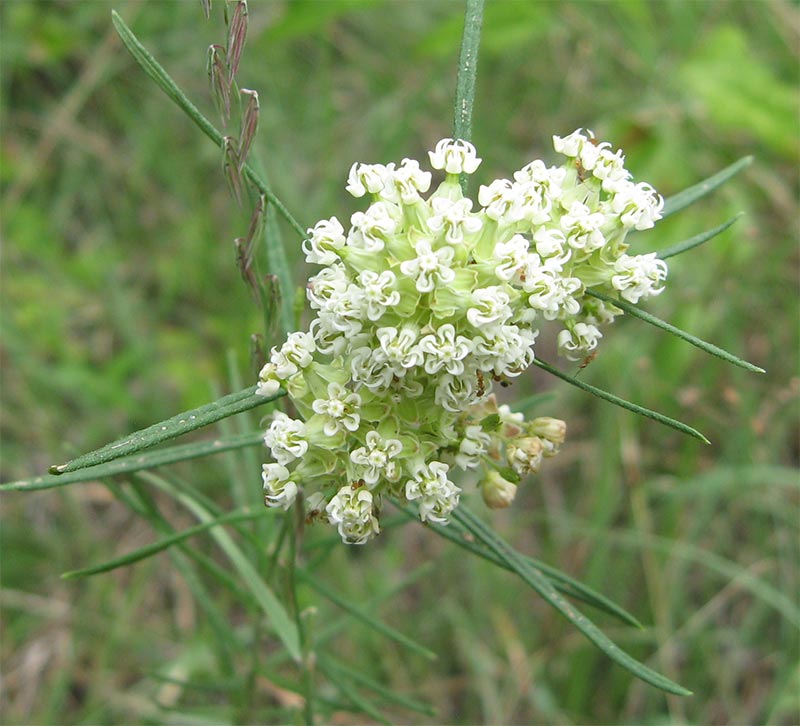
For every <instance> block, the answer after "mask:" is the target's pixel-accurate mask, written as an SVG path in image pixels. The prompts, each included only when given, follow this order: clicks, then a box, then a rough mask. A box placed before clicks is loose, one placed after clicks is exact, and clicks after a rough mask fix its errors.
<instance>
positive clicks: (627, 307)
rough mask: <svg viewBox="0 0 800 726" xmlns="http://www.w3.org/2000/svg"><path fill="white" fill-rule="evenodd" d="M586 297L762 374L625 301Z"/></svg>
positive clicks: (599, 295)
mask: <svg viewBox="0 0 800 726" xmlns="http://www.w3.org/2000/svg"><path fill="white" fill-rule="evenodd" d="M586 294H587V295H590V296H591V297H594V298H597V299H598V300H603V301H604V302H609V303H613V304H614V305H616V306H617V307H618V308H622V309H623V310H624V311H625V312H626V313H630V314H631V315H633V316H634V317H636V318H639V320H644V322H646V323H649V324H650V325H654V326H655V327H656V328H661V330H666V331H667V332H668V333H670V334H672V335H674V336H676V337H678V338H680V339H681V340H685V341H686V342H687V343H691V344H692V345H693V346H695V347H696V348H700V350H702V351H703V352H705V353H708V354H709V355H713V356H716V357H717V358H721V359H722V360H724V361H727V362H728V363H733V365H735V366H739V368H744V369H745V370H746V371H751V372H753V373H764V372H765V371H764V369H763V368H759V367H758V366H756V365H753V364H752V363H748V362H747V361H746V360H742V359H741V358H737V357H736V356H735V355H733V353H728V351H727V350H723V349H722V348H720V347H718V346H716V345H714V344H713V343H707V342H706V341H705V340H702V339H700V338H698V337H697V336H695V335H692V334H691V333H687V332H686V331H685V330H681V329H680V328H676V327H675V326H674V325H672V324H671V323H668V322H666V321H665V320H661V318H657V317H656V316H655V315H651V314H650V313H648V312H646V311H644V310H642V309H641V308H640V307H637V306H636V305H632V304H631V303H629V302H627V301H626V300H618V299H616V298H613V297H611V296H609V295H604V294H603V293H601V292H595V291H594V290H587V291H586Z"/></svg>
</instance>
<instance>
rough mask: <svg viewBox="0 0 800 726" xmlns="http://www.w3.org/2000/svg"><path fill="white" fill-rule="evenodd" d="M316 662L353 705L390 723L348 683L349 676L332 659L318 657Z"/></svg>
mask: <svg viewBox="0 0 800 726" xmlns="http://www.w3.org/2000/svg"><path fill="white" fill-rule="evenodd" d="M317 663H318V664H319V668H320V670H321V671H322V672H323V673H324V674H325V676H326V677H327V678H328V680H329V681H330V682H331V683H332V684H333V685H334V686H336V688H338V689H339V691H341V693H342V695H343V696H344V697H345V698H347V699H348V700H349V701H350V702H351V703H352V704H353V706H355V707H356V708H358V709H359V710H361V711H363V712H364V713H366V714H367V715H368V716H372V718H374V719H375V720H376V721H379V722H380V723H384V724H390V723H391V721H389V720H388V719H387V718H386V717H385V716H384V715H383V714H382V713H381V712H380V711H379V710H378V708H377V707H376V706H373V705H372V703H370V702H369V701H368V700H367V699H366V698H364V697H363V696H362V695H361V694H360V693H359V692H358V691H356V689H355V688H353V686H352V684H351V683H350V678H349V677H348V676H346V675H345V674H344V673H342V671H341V670H339V668H337V666H336V665H335V664H334V663H333V662H332V661H330V660H329V659H327V658H319V659H318V661H317Z"/></svg>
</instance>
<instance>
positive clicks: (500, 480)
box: [481, 469, 517, 509]
mask: <svg viewBox="0 0 800 726" xmlns="http://www.w3.org/2000/svg"><path fill="white" fill-rule="evenodd" d="M481 495H482V496H483V501H484V502H485V503H486V506H487V507H489V508H490V509H505V508H506V507H507V506H509V505H510V504H511V502H513V501H514V497H516V496H517V485H516V484H512V483H511V482H510V481H508V479H505V478H504V477H503V476H502V475H501V474H500V473H499V472H497V471H495V470H494V469H492V470H491V471H490V472H489V473H488V474H487V475H486V478H485V479H484V480H483V481H482V482H481Z"/></svg>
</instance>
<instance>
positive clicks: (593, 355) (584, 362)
mask: <svg viewBox="0 0 800 726" xmlns="http://www.w3.org/2000/svg"><path fill="white" fill-rule="evenodd" d="M599 352H600V351H598V350H595V351H592V352H591V353H589V355H587V356H586V357H585V358H584V359H583V360H582V361H581V364H580V365H579V366H578V370H579V371H582V370H583V369H584V368H586V366H588V365H589V363H591V362H592V361H593V360H594V359H595V358H597V354H598V353H599Z"/></svg>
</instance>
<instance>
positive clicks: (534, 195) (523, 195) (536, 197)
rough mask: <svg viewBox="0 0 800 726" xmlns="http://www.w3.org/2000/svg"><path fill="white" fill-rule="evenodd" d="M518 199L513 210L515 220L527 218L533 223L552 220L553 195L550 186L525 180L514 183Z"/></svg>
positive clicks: (537, 223)
mask: <svg viewBox="0 0 800 726" xmlns="http://www.w3.org/2000/svg"><path fill="white" fill-rule="evenodd" d="M514 187H515V196H516V201H515V202H514V207H513V208H512V211H511V216H512V217H513V218H514V219H515V220H523V219H524V220H526V221H527V222H529V223H530V224H532V225H539V224H544V223H545V222H548V221H550V212H551V210H552V208H553V197H551V196H550V194H549V190H548V187H547V186H546V185H543V184H541V183H539V182H535V181H525V182H517V183H515V184H514Z"/></svg>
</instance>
